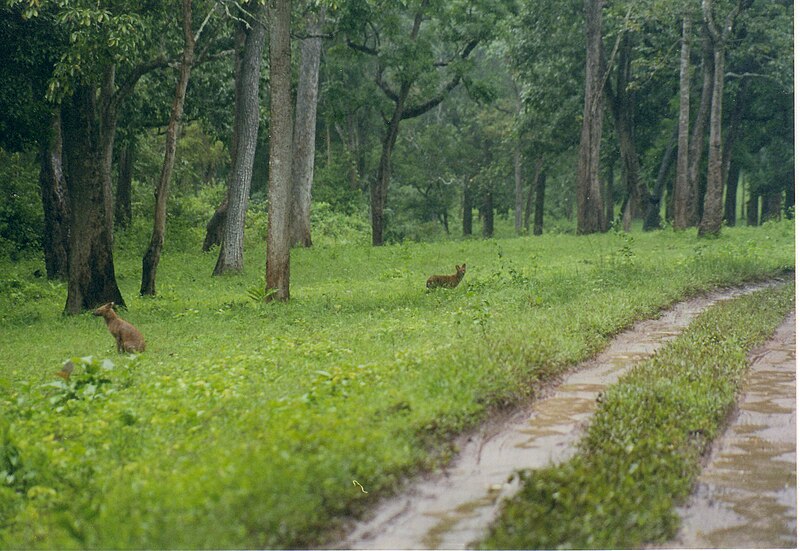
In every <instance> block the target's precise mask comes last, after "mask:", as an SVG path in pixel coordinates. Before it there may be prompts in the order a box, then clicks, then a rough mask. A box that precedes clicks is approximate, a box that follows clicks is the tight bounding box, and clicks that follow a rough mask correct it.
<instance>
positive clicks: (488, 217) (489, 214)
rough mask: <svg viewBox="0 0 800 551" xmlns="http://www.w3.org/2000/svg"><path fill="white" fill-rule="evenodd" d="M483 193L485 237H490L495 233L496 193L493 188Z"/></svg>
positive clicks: (482, 208)
mask: <svg viewBox="0 0 800 551" xmlns="http://www.w3.org/2000/svg"><path fill="white" fill-rule="evenodd" d="M482 195H483V197H482V201H481V215H482V216H483V237H485V238H487V239H488V238H490V237H492V236H493V235H494V193H493V192H492V190H486V191H484V192H483V193H482Z"/></svg>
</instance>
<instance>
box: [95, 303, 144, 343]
mask: <svg viewBox="0 0 800 551" xmlns="http://www.w3.org/2000/svg"><path fill="white" fill-rule="evenodd" d="M93 314H94V315H95V316H103V319H104V320H106V325H107V326H108V330H109V331H110V332H111V334H112V335H114V338H115V339H116V340H117V352H119V353H120V354H121V353H123V352H144V337H143V336H142V334H141V333H140V332H139V330H138V329H136V328H135V327H134V326H133V325H131V324H130V323H128V322H127V321H125V320H124V319H122V318H121V317H119V316H118V315H117V313H116V312H115V311H114V303H113V302H109V303H107V304H104V305H102V306H101V307H99V308H98V309H97V310H95V311H94V312H93Z"/></svg>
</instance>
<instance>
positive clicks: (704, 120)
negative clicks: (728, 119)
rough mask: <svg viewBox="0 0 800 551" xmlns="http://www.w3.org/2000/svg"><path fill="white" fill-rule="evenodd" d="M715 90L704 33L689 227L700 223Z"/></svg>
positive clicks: (692, 143) (691, 155) (692, 150)
mask: <svg viewBox="0 0 800 551" xmlns="http://www.w3.org/2000/svg"><path fill="white" fill-rule="evenodd" d="M713 89H714V56H713V51H712V47H711V39H710V38H709V37H708V33H703V91H702V93H701V95H700V104H699V105H698V108H697V115H696V116H695V119H694V125H693V127H692V137H691V141H690V142H689V196H688V203H687V205H688V207H687V210H686V215H687V220H688V226H686V227H692V226H696V225H697V223H698V222H699V221H700V202H701V200H702V195H701V193H700V163H701V161H702V160H703V144H705V135H706V128H707V124H708V116H709V112H710V111H711V95H712V91H713Z"/></svg>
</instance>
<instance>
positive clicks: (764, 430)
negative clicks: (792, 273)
mask: <svg viewBox="0 0 800 551" xmlns="http://www.w3.org/2000/svg"><path fill="white" fill-rule="evenodd" d="M795 324H796V320H795V314H794V313H793V314H792V315H790V316H789V317H788V318H787V319H786V321H784V323H783V324H782V325H781V326H780V327H779V328H778V330H777V332H776V333H775V335H774V337H773V338H772V339H771V340H770V341H768V342H767V343H765V344H764V346H762V347H760V348H759V349H757V350H754V351H753V353H752V354H751V362H752V367H751V370H750V373H749V375H748V380H747V383H746V385H745V387H744V391H743V393H742V396H741V398H740V400H739V403H738V408H737V411H736V413H735V415H734V418H733V420H732V422H731V424H730V426H729V427H728V429H727V430H726V431H725V433H724V434H723V435H722V437H721V438H719V439H717V441H716V442H715V443H714V447H713V449H712V451H711V454H710V456H709V459H708V462H707V464H706V466H705V468H704V469H703V472H702V474H701V475H700V478H699V479H698V482H697V485H696V487H695V491H694V494H693V495H692V498H691V500H690V501H689V503H688V504H687V506H686V507H683V508H681V509H679V514H680V516H681V519H682V526H681V530H680V532H679V533H678V537H677V538H676V540H675V541H673V542H671V543H670V544H668V545H667V547H687V548H697V547H704V548H709V547H716V548H719V547H724V548H759V547H770V548H787V547H788V548H791V549H795V548H796V547H797V479H796V472H797V441H796V438H797V411H796V405H797V402H796V398H795V396H796V382H795V369H796V359H795V343H796V335H795V332H796V331H795V329H796V325H795Z"/></svg>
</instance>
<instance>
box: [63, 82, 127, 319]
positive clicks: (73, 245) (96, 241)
mask: <svg viewBox="0 0 800 551" xmlns="http://www.w3.org/2000/svg"><path fill="white" fill-rule="evenodd" d="M113 89H114V67H113V66H109V67H107V68H106V70H105V75H104V79H103V83H102V86H101V94H100V97H99V98H98V97H97V96H96V93H95V87H94V86H92V85H79V86H77V87H76V89H75V92H74V93H73V95H72V97H71V98H69V99H68V100H65V103H64V104H63V107H62V117H63V119H62V123H63V132H64V144H63V148H64V160H65V168H66V171H65V172H66V174H65V176H66V182H67V191H68V195H69V212H70V223H69V227H70V232H69V233H70V235H69V262H68V264H69V283H68V285H67V302H66V305H65V307H64V312H65V313H66V314H77V313H79V312H81V311H83V310H88V309H91V308H95V307H97V306H99V305H100V304H104V303H106V302H111V301H113V302H115V303H117V304H119V305H122V306H124V305H125V301H124V300H123V298H122V294H121V293H120V291H119V287H118V285H117V279H116V275H115V273H114V255H113V241H114V237H113V216H112V210H111V153H112V150H113V147H114V130H115V129H116V112H115V111H113V110H110V109H109V106H110V104H111V99H110V98H111V95H112V91H113Z"/></svg>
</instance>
